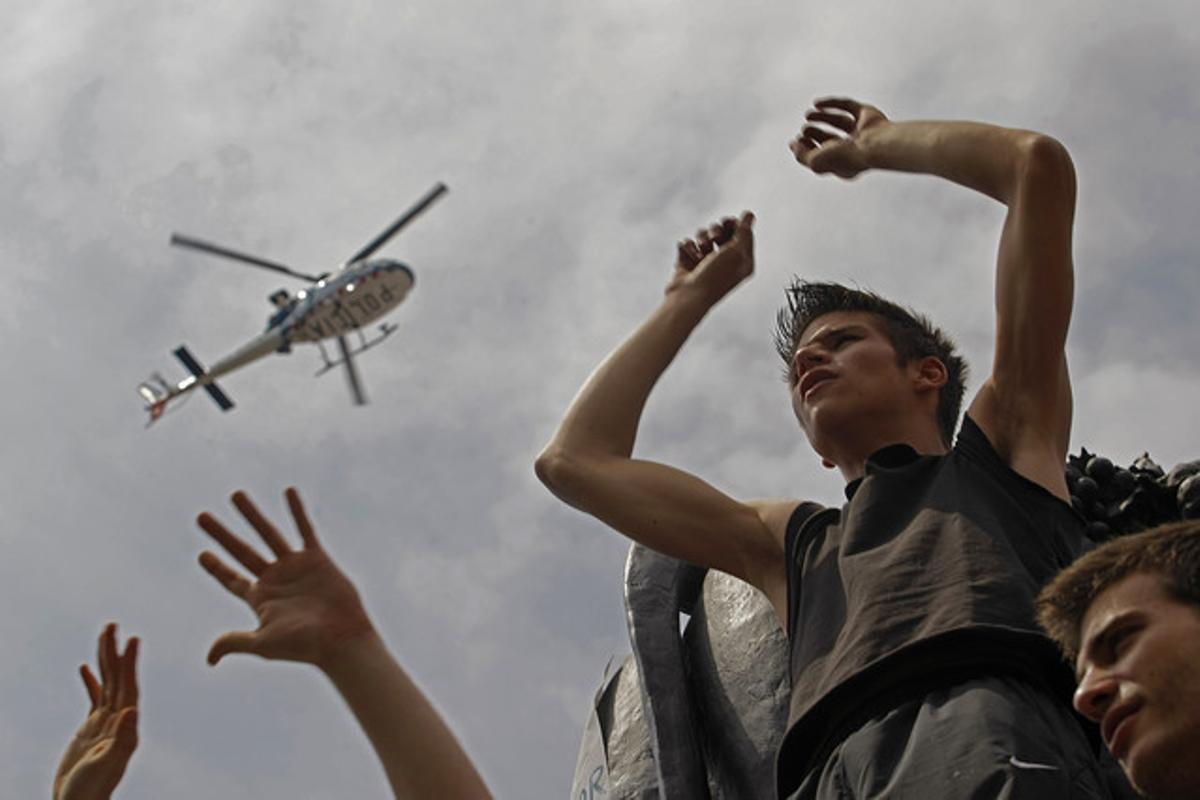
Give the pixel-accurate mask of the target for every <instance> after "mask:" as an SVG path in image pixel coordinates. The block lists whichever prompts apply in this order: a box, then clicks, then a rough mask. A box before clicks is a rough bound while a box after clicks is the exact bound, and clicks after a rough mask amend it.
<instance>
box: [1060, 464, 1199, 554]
mask: <svg viewBox="0 0 1200 800" xmlns="http://www.w3.org/2000/svg"><path fill="white" fill-rule="evenodd" d="M1066 474H1067V488H1068V489H1069V490H1070V492H1071V505H1072V506H1074V507H1075V510H1076V511H1078V512H1079V513H1080V514H1082V515H1083V517H1084V519H1086V520H1087V523H1088V535H1089V537H1090V538H1092V539H1093V540H1095V541H1097V542H1102V541H1105V540H1108V539H1111V538H1113V537H1115V536H1124V535H1125V534H1130V533H1137V532H1138V531H1143V530H1146V529H1147V528H1152V527H1154V526H1155V525H1162V524H1164V523H1167V522H1177V521H1179V520H1181V519H1200V460H1196V461H1185V462H1184V463H1182V464H1176V465H1175V467H1173V468H1172V469H1171V471H1170V472H1166V471H1164V470H1163V468H1162V467H1161V466H1159V465H1158V464H1157V463H1155V461H1154V459H1152V458H1150V454H1149V453H1144V454H1142V455H1141V456H1140V457H1138V458H1136V459H1134V461H1133V463H1132V464H1130V465H1129V467H1128V468H1122V467H1118V466H1116V465H1115V464H1113V462H1112V461H1111V460H1109V459H1107V458H1105V457H1104V456H1101V455H1096V454H1094V453H1089V452H1088V451H1087V449H1086V448H1080V450H1079V454H1078V455H1072V456H1069V457H1068V458H1067V466H1066Z"/></svg>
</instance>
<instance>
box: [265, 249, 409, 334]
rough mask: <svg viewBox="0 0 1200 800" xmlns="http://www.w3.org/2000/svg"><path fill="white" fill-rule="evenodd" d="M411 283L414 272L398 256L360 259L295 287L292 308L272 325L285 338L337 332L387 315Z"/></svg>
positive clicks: (346, 330) (352, 328) (347, 331)
mask: <svg viewBox="0 0 1200 800" xmlns="http://www.w3.org/2000/svg"><path fill="white" fill-rule="evenodd" d="M413 284H414V276H413V271H412V270H411V269H409V268H408V266H407V265H405V264H403V263H401V262H399V261H394V260H392V259H386V258H377V259H373V260H370V261H362V262H359V263H358V264H353V265H351V266H349V267H347V268H346V269H344V270H342V271H341V272H339V273H337V274H336V275H334V276H332V277H330V278H327V279H325V280H321V281H318V282H317V283H315V284H313V285H312V286H310V287H309V288H307V289H302V290H300V291H299V292H297V293H296V297H295V304H294V305H293V306H292V308H291V310H290V311H288V312H287V314H286V316H284V317H283V318H282V319H273V324H271V326H270V327H271V328H276V327H278V329H279V332H280V333H281V334H282V337H283V341H284V342H285V343H290V342H317V341H320V340H322V339H330V338H333V337H336V336H341V335H343V334H346V333H349V332H350V331H353V330H355V329H356V328H362V327H364V326H365V325H368V324H370V323H372V322H374V321H375V320H377V319H379V318H380V317H382V316H384V315H385V314H387V313H388V312H389V311H391V310H392V309H393V308H395V307H396V306H397V305H399V304H400V302H401V301H402V300H404V298H405V297H406V296H407V295H408V293H409V291H411V290H412V287H413Z"/></svg>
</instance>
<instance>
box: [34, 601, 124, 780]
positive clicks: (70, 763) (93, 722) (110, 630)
mask: <svg viewBox="0 0 1200 800" xmlns="http://www.w3.org/2000/svg"><path fill="white" fill-rule="evenodd" d="M97 650H98V653H97V661H98V663H99V666H100V680H96V676H95V675H94V674H93V673H92V671H91V669H90V668H89V667H88V666H87V665H86V664H84V665H83V666H81V667H80V668H79V674H80V676H81V677H82V678H83V685H84V687H85V688H86V689H87V693H88V699H89V700H91V704H92V706H91V709H90V710H89V711H88V715H87V719H85V720H84V721H83V725H81V726H80V728H79V730H78V731H76V733H75V738H74V739H72V740H71V743H70V744H69V745H67V751H66V752H65V753H64V754H63V757H62V761H61V762H60V763H59V765H58V771H57V772H56V773H55V776H54V800H108V798H109V797H111V796H112V793H113V790H115V789H116V788H117V784H118V783H120V781H121V776H123V775H124V774H125V768H126V767H127V766H128V765H129V759H130V757H131V756H132V755H133V751H134V750H135V749H136V748H137V744H138V733H137V724H138V683H137V655H138V639H137V637H132V638H130V640H129V641H128V642H127V643H126V645H125V652H124V653H118V652H117V626H116V624H115V623H111V622H110V623H109V624H108V625H106V626H105V627H104V631H103V632H102V633H101V634H100V640H99V645H98V647H97Z"/></svg>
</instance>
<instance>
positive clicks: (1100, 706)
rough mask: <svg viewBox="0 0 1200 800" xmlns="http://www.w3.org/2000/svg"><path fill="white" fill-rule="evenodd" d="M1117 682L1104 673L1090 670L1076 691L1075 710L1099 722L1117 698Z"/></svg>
mask: <svg viewBox="0 0 1200 800" xmlns="http://www.w3.org/2000/svg"><path fill="white" fill-rule="evenodd" d="M1117 689H1118V687H1117V682H1116V681H1115V680H1113V679H1112V678H1110V677H1108V676H1107V675H1105V674H1104V673H1103V672H1096V671H1093V670H1090V669H1089V670H1088V671H1087V672H1086V673H1084V676H1083V680H1081V681H1080V682H1079V688H1077V689H1076V690H1075V698H1074V703H1075V710H1076V711H1078V712H1079V713H1080V714H1083V715H1084V716H1085V717H1087V718H1088V719H1090V720H1091V721H1092V722H1099V721H1100V719H1101V718H1102V717H1103V716H1104V712H1105V711H1106V710H1107V709H1108V707H1109V706H1110V705H1112V702H1113V700H1114V699H1116V696H1117Z"/></svg>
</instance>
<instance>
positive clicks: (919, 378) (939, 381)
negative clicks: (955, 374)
mask: <svg viewBox="0 0 1200 800" xmlns="http://www.w3.org/2000/svg"><path fill="white" fill-rule="evenodd" d="M915 363H916V367H915V369H914V370H913V371H912V375H913V385H914V386H915V387H916V388H917V389H918V390H922V389H941V388H942V387H943V386H945V385H946V381H948V380H949V379H950V374H949V372H947V371H946V365H945V364H944V363H942V360H941V359H940V358H938V357H937V356H925V357H924V358H922V359H920V360H918V361H917V362H915Z"/></svg>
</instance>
